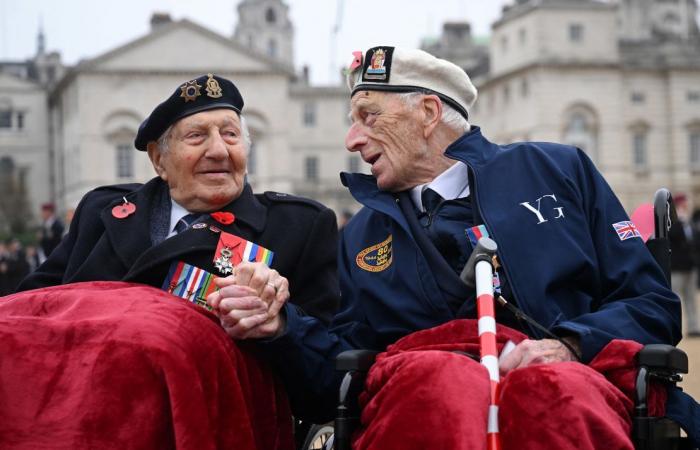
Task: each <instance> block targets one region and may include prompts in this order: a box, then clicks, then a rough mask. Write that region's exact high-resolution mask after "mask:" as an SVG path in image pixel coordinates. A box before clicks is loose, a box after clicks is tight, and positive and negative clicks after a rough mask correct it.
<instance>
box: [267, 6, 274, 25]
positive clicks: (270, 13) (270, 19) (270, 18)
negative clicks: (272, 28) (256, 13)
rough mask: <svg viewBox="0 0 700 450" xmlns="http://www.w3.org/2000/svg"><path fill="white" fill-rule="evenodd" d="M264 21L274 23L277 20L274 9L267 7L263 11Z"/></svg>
mask: <svg viewBox="0 0 700 450" xmlns="http://www.w3.org/2000/svg"><path fill="white" fill-rule="evenodd" d="M265 21H266V22H267V23H275V22H277V15H276V14H275V10H274V9H272V8H267V11H265Z"/></svg>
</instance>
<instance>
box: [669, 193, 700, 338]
mask: <svg viewBox="0 0 700 450" xmlns="http://www.w3.org/2000/svg"><path fill="white" fill-rule="evenodd" d="M674 202H675V205H676V212H677V213H678V220H677V221H676V222H675V223H673V225H672V226H671V230H670V233H669V239H670V241H671V285H672V286H673V290H674V291H675V292H676V293H677V294H678V295H679V296H680V298H681V300H682V302H683V317H684V322H685V335H686V336H690V337H700V322H699V319H700V317H698V311H697V303H698V298H697V297H698V293H700V208H696V209H695V210H694V211H693V213H692V214H691V212H690V202H689V199H688V197H687V196H686V195H685V194H682V193H679V194H676V195H674Z"/></svg>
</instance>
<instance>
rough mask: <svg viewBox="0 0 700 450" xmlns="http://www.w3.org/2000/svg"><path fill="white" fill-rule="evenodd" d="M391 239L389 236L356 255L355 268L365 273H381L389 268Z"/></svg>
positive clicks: (391, 258)
mask: <svg viewBox="0 0 700 450" xmlns="http://www.w3.org/2000/svg"><path fill="white" fill-rule="evenodd" d="M391 239H392V236H391V235H389V237H388V238H386V239H385V240H383V241H382V242H380V243H379V244H376V245H373V246H371V247H367V248H366V249H364V250H362V251H361V252H360V253H358V254H357V256H356V257H355V263H357V266H358V267H359V268H360V269H363V270H366V271H367V272H381V271H383V270H385V269H386V268H387V267H389V266H390V265H391V262H392V261H393V255H392V251H391Z"/></svg>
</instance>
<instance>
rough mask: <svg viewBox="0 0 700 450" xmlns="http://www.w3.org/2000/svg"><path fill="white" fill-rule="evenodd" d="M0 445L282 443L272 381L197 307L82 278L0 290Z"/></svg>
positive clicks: (258, 446)
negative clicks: (15, 290) (3, 294)
mask: <svg viewBox="0 0 700 450" xmlns="http://www.w3.org/2000/svg"><path fill="white" fill-rule="evenodd" d="M0 448H3V449H5V448H13V449H35V448H53V449H59V448H60V449H75V448H115V449H116V448H119V449H124V448H129V449H140V448H143V449H154V448H182V449H214V448H236V449H244V450H248V449H250V450H268V449H291V448H293V443H292V429H291V414H290V410H289V406H288V403H287V399H286V395H285V393H284V390H283V388H282V386H281V384H280V383H279V382H278V381H277V380H276V379H275V378H274V377H273V376H272V373H271V372H270V370H269V369H268V367H267V366H266V364H265V363H264V362H262V361H260V360H258V359H256V358H255V356H254V354H253V352H251V351H250V350H249V349H248V348H246V346H245V344H238V345H236V344H234V342H233V341H232V340H231V339H230V338H229V337H228V336H227V335H226V333H224V332H223V330H222V329H221V327H220V326H219V324H218V320H217V319H216V318H215V317H214V316H213V315H211V314H209V313H208V312H206V311H205V310H204V309H202V308H199V307H197V306H194V305H192V304H190V303H188V302H187V301H185V300H182V299H179V298H176V297H174V296H172V295H170V294H167V293H165V292H163V291H160V290H158V289H155V288H152V287H148V286H143V285H138V284H131V283H121V282H88V283H76V284H73V285H64V286H56V287H52V288H45V289H39V290H35V291H27V292H24V293H19V294H15V295H12V296H8V297H4V298H2V299H0Z"/></svg>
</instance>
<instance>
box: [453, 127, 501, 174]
mask: <svg viewBox="0 0 700 450" xmlns="http://www.w3.org/2000/svg"><path fill="white" fill-rule="evenodd" d="M501 151H502V149H501V148H500V147H499V146H498V145H496V144H493V143H491V142H490V141H489V140H488V139H486V138H485V137H484V136H483V135H482V134H481V128H480V127H478V126H472V127H471V130H469V132H467V133H464V134H463V135H462V136H460V137H459V138H458V139H457V140H456V141H454V142H453V143H451V144H450V145H449V146H448V147H447V149H445V156H447V157H449V158H452V159H456V160H458V161H462V162H463V163H465V164H466V165H468V166H470V167H472V168H473V169H475V170H476V169H478V168H479V167H481V166H483V165H484V164H486V163H488V162H489V161H490V160H491V159H493V157H495V156H496V154H497V153H499V152H501Z"/></svg>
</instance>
